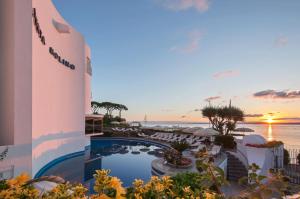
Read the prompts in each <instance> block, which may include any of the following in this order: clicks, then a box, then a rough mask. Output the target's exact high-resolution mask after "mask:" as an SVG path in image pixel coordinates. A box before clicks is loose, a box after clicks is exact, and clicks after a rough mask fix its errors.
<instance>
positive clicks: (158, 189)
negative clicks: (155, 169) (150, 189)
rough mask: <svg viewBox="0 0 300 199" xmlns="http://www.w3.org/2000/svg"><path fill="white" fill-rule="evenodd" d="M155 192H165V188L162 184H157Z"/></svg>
mask: <svg viewBox="0 0 300 199" xmlns="http://www.w3.org/2000/svg"><path fill="white" fill-rule="evenodd" d="M154 186H155V190H156V191H158V192H163V191H164V189H165V187H164V186H163V185H162V184H161V183H156V184H155V185H154Z"/></svg>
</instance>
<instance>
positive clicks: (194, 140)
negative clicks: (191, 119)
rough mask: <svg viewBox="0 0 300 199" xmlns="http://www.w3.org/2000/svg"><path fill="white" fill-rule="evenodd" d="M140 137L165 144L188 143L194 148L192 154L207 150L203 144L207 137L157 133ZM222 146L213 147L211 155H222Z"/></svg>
mask: <svg viewBox="0 0 300 199" xmlns="http://www.w3.org/2000/svg"><path fill="white" fill-rule="evenodd" d="M138 135H139V136H140V137H144V138H150V139H153V140H159V141H164V142H170V143H172V142H183V141H185V142H187V143H188V144H189V145H190V147H191V148H192V149H191V150H190V151H191V152H192V153H197V152H198V151H200V150H202V149H204V148H206V145H205V144H203V142H204V141H205V140H206V137H201V136H195V135H188V134H175V133H159V132H157V133H155V134H153V135H150V136H149V135H146V134H144V133H139V134H138ZM220 151H221V146H218V145H213V146H212V148H211V150H209V151H208V154H209V155H212V156H216V155H218V154H219V153H220Z"/></svg>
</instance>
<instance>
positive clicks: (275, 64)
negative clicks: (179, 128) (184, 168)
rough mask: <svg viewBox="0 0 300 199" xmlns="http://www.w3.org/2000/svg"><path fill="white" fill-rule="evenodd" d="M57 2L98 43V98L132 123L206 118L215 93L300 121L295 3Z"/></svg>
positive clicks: (219, 100)
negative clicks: (122, 108)
mask: <svg viewBox="0 0 300 199" xmlns="http://www.w3.org/2000/svg"><path fill="white" fill-rule="evenodd" d="M53 2H54V3H55V5H56V6H57V9H58V10H59V11H60V13H61V14H62V16H63V17H64V18H65V19H66V20H67V21H68V22H69V23H70V24H72V25H73V26H74V27H75V28H76V29H77V30H78V31H79V32H81V33H82V34H83V35H84V36H85V38H86V41H87V43H88V44H89V45H90V47H91V49H92V64H93V72H94V73H93V82H92V86H93V98H94V100H97V101H113V102H117V103H123V104H125V105H127V106H128V108H129V111H128V112H127V113H126V114H125V116H126V117H127V119H129V120H143V118H144V115H145V114H147V116H148V119H149V120H164V121H166V120H168V121H171V120H182V121H204V120H203V118H201V114H200V112H199V111H197V110H196V109H201V108H202V107H203V106H205V105H207V104H208V102H207V100H206V99H208V98H210V97H212V98H210V99H211V103H212V104H215V105H219V104H227V103H228V101H229V99H232V101H233V104H235V105H237V106H239V107H241V108H242V109H243V110H244V111H245V112H246V113H247V114H263V115H265V116H264V117H270V115H271V116H272V117H275V118H282V119H283V118H284V119H283V120H284V121H292V120H293V121H298V120H299V121H300V119H299V117H300V108H299V107H300V102H299V100H300V92H299V90H300V78H299V74H300V50H299V45H300V20H299V19H300V12H299V10H300V1H299V0H288V1H284V0H251V1H240V0H224V1H220V0H218V1H217V0H122V1H120V0H89V1H83V0H72V4H70V1H69V0H54V1H53ZM87 2H88V3H87ZM260 91H264V92H263V93H258V92H260ZM255 93H258V94H256V95H254V94H255ZM195 110H196V111H195ZM269 113H273V115H272V114H269ZM264 117H257V118H249V120H256V121H260V120H262V119H263V118H264Z"/></svg>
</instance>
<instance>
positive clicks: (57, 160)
mask: <svg viewBox="0 0 300 199" xmlns="http://www.w3.org/2000/svg"><path fill="white" fill-rule="evenodd" d="M84 152H85V151H78V152H74V153H69V154H66V155H63V156H60V157H59V158H56V159H54V160H52V161H50V162H48V163H47V164H46V165H44V166H43V167H42V168H41V169H40V170H39V171H38V172H37V173H36V174H35V176H34V178H39V177H41V176H43V174H44V173H45V172H46V171H47V170H48V169H49V168H51V167H53V166H55V165H57V164H59V163H61V162H63V161H65V160H68V159H71V158H75V157H78V156H81V155H84Z"/></svg>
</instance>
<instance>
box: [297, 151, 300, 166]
mask: <svg viewBox="0 0 300 199" xmlns="http://www.w3.org/2000/svg"><path fill="white" fill-rule="evenodd" d="M297 163H298V164H299V165H300V153H299V154H298V155H297Z"/></svg>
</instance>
